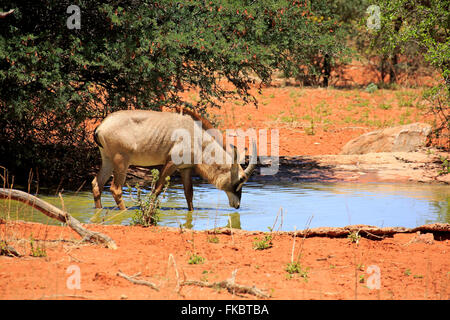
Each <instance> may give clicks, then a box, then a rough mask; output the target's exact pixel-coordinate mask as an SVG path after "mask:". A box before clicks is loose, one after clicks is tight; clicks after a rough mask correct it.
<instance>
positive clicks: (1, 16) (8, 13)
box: [0, 9, 14, 19]
mask: <svg viewBox="0 0 450 320" xmlns="http://www.w3.org/2000/svg"><path fill="white" fill-rule="evenodd" d="M13 12H14V9H11V10H9V11H8V12H0V19H1V18H5V17H6V16H9V15H10V14H11V13H13Z"/></svg>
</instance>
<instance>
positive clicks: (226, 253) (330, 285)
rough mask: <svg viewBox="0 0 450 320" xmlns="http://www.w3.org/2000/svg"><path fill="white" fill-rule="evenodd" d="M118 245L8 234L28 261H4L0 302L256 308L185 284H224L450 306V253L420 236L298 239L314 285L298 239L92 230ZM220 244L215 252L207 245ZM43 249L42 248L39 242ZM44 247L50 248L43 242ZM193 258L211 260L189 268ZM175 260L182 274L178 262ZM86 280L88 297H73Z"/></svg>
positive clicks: (33, 227)
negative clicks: (132, 278) (76, 280)
mask: <svg viewBox="0 0 450 320" xmlns="http://www.w3.org/2000/svg"><path fill="white" fill-rule="evenodd" d="M88 228H89V229H90V230H92V231H99V232H102V233H104V234H107V235H109V236H110V237H112V238H113V239H114V240H115V241H116V244H117V246H118V249H117V250H112V249H107V248H103V247H101V246H99V245H93V244H80V243H78V242H77V240H79V237H78V235H76V234H75V233H74V232H72V231H71V230H70V229H68V228H66V227H59V226H46V225H41V224H36V223H14V222H13V223H8V224H2V225H0V230H1V233H2V238H3V239H13V238H16V239H19V240H10V241H9V244H10V245H13V246H14V247H15V248H16V250H17V251H19V253H21V254H23V255H24V256H23V257H20V258H16V257H14V258H12V257H5V256H2V257H0V297H1V298H2V299H205V300H209V299H250V300H251V299H257V298H256V297H255V296H252V295H248V294H246V295H243V296H237V295H233V294H232V293H230V292H228V291H227V290H226V289H214V288H201V287H198V286H187V285H186V286H182V287H181V289H180V290H177V282H178V280H177V272H178V275H179V281H183V280H197V281H205V282H206V281H207V282H209V283H212V282H220V281H223V280H226V279H228V278H230V277H231V274H232V272H233V270H236V269H237V273H236V278H235V281H236V283H238V284H241V285H246V286H249V287H252V286H256V287H257V288H258V289H260V290H262V291H263V292H264V293H267V294H268V295H269V296H270V298H269V299H277V300H278V299H375V300H376V299H445V300H447V299H449V298H450V295H449V294H450V282H449V280H450V273H449V270H450V260H449V259H448V257H449V250H450V243H449V241H448V240H442V241H436V240H434V241H433V240H432V239H431V240H430V239H429V238H427V239H425V240H423V241H419V242H414V241H412V239H413V238H414V237H415V235H414V234H397V235H395V236H394V237H392V238H385V239H383V240H379V241H376V240H368V239H365V238H361V239H360V240H359V242H358V244H356V243H354V242H353V243H352V242H351V241H350V239H347V238H335V239H331V238H322V237H316V238H306V239H304V240H303V238H296V243H295V253H294V260H297V257H299V256H300V260H299V261H300V264H301V266H302V268H304V270H306V276H305V277H301V276H300V275H299V274H294V275H293V276H292V277H289V274H288V273H287V272H286V271H285V269H286V266H287V263H288V262H290V261H291V256H292V248H293V237H292V236H289V235H287V234H274V235H273V240H272V243H273V246H272V247H271V248H269V249H265V250H255V249H254V248H253V243H254V242H255V238H257V239H258V240H260V239H263V236H264V234H262V233H260V234H244V233H242V232H241V233H235V234H233V235H224V234H217V235H215V234H208V233H207V232H195V233H193V232H191V231H185V232H183V233H180V230H178V229H168V228H163V227H152V228H142V227H130V226H99V225H89V226H88ZM31 234H32V235H33V239H35V240H34V246H35V247H36V246H37V245H41V246H44V247H45V251H46V255H47V256H46V257H31V256H30V255H29V254H30V252H31V251H30V241H29V237H30V235H31ZM213 237H217V239H218V241H216V243H214V242H211V241H208V239H211V238H213ZM38 240H42V241H38ZM44 240H45V241H44ZM192 253H196V254H197V255H199V256H201V257H203V258H204V259H205V260H204V261H203V263H201V264H189V263H188V261H189V258H190V255H191V254H192ZM170 255H172V256H173V257H174V261H175V262H176V269H175V266H174V264H173V260H171V259H169V256H170ZM72 265H75V266H77V267H79V270H80V275H81V278H80V289H73V288H72V289H68V287H67V281H68V279H69V282H70V279H71V278H70V277H71V276H73V275H74V273H73V271H71V272H69V273H67V269H68V267H69V266H72ZM372 265H375V266H377V267H378V268H379V270H380V272H379V274H380V289H369V288H368V286H369V287H370V286H371V285H372V284H374V283H375V282H373V280H374V279H375V278H373V277H374V276H375V275H374V274H373V273H368V272H370V268H369V266H372ZM69 270H70V269H69ZM119 270H120V271H121V272H123V273H125V274H127V275H134V274H136V273H138V272H140V275H139V276H138V277H137V278H138V279H142V280H146V281H149V282H152V283H154V284H155V285H156V286H157V287H158V288H159V291H155V290H153V289H151V288H149V287H147V286H143V285H137V284H133V283H131V282H129V281H128V280H126V279H123V278H121V277H119V276H118V275H117V273H118V272H119Z"/></svg>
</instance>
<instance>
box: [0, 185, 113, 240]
mask: <svg viewBox="0 0 450 320" xmlns="http://www.w3.org/2000/svg"><path fill="white" fill-rule="evenodd" d="M0 199H11V200H16V201H20V202H23V203H25V204H27V205H29V206H31V207H33V208H36V209H37V210H39V211H40V212H42V213H43V214H45V215H46V216H48V217H50V218H53V219H56V220H58V221H60V222H63V223H66V224H67V225H68V226H69V227H70V228H72V229H73V230H74V231H75V232H76V233H78V234H79V235H80V236H81V237H82V238H83V241H88V242H93V243H101V244H104V245H106V247H108V248H110V249H117V245H116V243H115V242H114V240H112V239H111V238H110V237H108V236H107V235H104V234H102V233H100V232H94V231H89V230H87V229H85V228H84V227H83V226H82V225H81V222H80V221H78V220H77V219H75V218H74V217H72V216H71V215H70V214H69V213H68V212H64V211H62V210H61V209H59V208H57V207H55V206H54V205H52V204H50V203H48V202H46V201H44V200H42V199H39V198H37V197H35V196H32V195H31V194H28V193H26V192H23V191H19V190H16V189H4V188H0Z"/></svg>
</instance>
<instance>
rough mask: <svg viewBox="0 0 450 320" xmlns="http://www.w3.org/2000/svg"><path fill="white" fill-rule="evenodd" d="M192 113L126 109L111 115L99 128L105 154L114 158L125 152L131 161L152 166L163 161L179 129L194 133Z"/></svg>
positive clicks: (98, 137) (100, 140)
mask: <svg viewBox="0 0 450 320" xmlns="http://www.w3.org/2000/svg"><path fill="white" fill-rule="evenodd" d="M193 128H194V121H193V119H192V118H191V117H189V116H183V115H180V114H177V113H172V112H158V111H150V110H124V111H117V112H114V113H111V114H110V115H108V116H107V117H106V118H105V119H104V120H103V122H102V123H101V124H100V125H99V126H98V128H97V129H96V136H97V140H98V143H99V144H100V146H101V152H102V154H103V155H105V156H107V157H109V158H110V159H114V156H115V155H117V154H120V155H122V156H123V155H125V156H127V157H128V159H129V164H132V165H141V166H152V165H159V164H164V163H165V162H166V161H167V159H169V157H170V152H171V150H172V148H173V146H174V144H175V141H172V134H173V132H174V131H175V130H176V129H185V130H188V131H189V132H193Z"/></svg>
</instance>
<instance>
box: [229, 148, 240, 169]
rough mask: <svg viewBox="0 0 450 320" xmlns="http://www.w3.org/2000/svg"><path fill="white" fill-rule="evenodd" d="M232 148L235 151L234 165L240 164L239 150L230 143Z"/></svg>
mask: <svg viewBox="0 0 450 320" xmlns="http://www.w3.org/2000/svg"><path fill="white" fill-rule="evenodd" d="M230 147H231V149H232V150H233V164H236V163H239V162H238V160H239V153H238V150H237V148H236V146H234V145H232V144H231V143H230Z"/></svg>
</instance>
